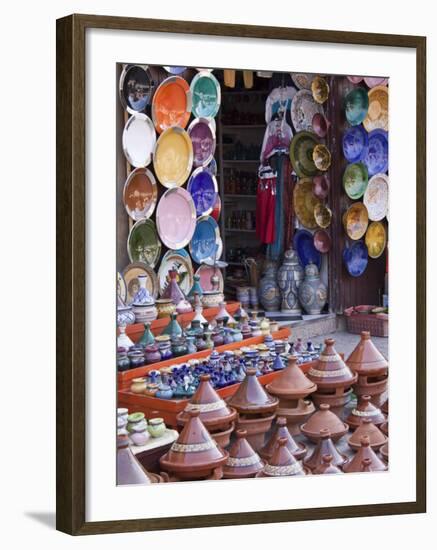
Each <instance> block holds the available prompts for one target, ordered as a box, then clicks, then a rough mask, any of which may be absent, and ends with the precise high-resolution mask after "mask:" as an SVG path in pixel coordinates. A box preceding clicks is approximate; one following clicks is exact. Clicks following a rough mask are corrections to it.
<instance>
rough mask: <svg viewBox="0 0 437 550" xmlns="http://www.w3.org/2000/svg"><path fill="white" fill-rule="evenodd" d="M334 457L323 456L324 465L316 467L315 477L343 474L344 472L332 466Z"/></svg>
mask: <svg viewBox="0 0 437 550" xmlns="http://www.w3.org/2000/svg"><path fill="white" fill-rule="evenodd" d="M332 460H333V457H332V456H331V455H323V456H322V463H321V464H319V465H318V466H316V468H314V470H313V474H314V475H320V474H342V473H343V472H342V471H341V470H340V468H338V467H337V466H335V465H334V464H332Z"/></svg>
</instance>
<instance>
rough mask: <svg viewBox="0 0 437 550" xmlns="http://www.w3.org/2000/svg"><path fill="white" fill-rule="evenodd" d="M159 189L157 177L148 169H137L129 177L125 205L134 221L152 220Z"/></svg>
mask: <svg viewBox="0 0 437 550" xmlns="http://www.w3.org/2000/svg"><path fill="white" fill-rule="evenodd" d="M157 196H158V189H157V185H156V180H155V176H154V175H153V174H152V172H151V171H150V170H148V169H147V168H135V170H133V171H132V172H131V173H130V174H129V176H128V177H127V180H126V183H125V184H124V189H123V203H124V207H125V208H126V212H127V213H128V215H129V216H130V217H131V218H132V219H133V220H134V221H138V220H142V219H144V218H150V216H151V215H152V214H153V211H154V210H155V206H156V200H157Z"/></svg>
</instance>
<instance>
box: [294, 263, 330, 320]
mask: <svg viewBox="0 0 437 550" xmlns="http://www.w3.org/2000/svg"><path fill="white" fill-rule="evenodd" d="M298 295H299V301H300V303H301V305H302V307H303V309H304V310H305V312H306V313H307V314H308V315H319V314H320V312H321V311H322V309H323V307H324V306H325V304H326V302H327V298H328V291H327V288H326V285H325V284H323V283H322V281H321V279H320V275H319V268H318V267H317V266H316V264H313V263H312V262H310V263H309V264H307V265H306V266H305V278H304V280H303V281H302V282H301V283H300V285H299V290H298Z"/></svg>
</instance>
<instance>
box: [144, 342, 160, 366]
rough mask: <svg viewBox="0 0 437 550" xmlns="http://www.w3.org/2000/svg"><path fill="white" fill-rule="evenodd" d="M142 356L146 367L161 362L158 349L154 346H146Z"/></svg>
mask: <svg viewBox="0 0 437 550" xmlns="http://www.w3.org/2000/svg"><path fill="white" fill-rule="evenodd" d="M144 356H145V358H146V363H147V364H148V365H150V364H152V363H158V362H159V361H161V354H160V353H159V349H158V346H157V345H156V344H152V345H150V346H147V347H146V348H145V350H144Z"/></svg>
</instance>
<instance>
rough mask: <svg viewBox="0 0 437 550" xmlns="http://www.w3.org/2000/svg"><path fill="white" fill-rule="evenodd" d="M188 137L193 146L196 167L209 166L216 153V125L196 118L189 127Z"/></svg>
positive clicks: (204, 119)
mask: <svg viewBox="0 0 437 550" xmlns="http://www.w3.org/2000/svg"><path fill="white" fill-rule="evenodd" d="M188 135H189V136H190V139H191V142H192V144H193V154H194V158H193V164H194V166H207V165H208V164H209V163H210V162H211V161H212V159H213V157H214V152H215V145H216V139H215V129H214V125H213V124H212V123H211V121H209V120H207V119H206V118H195V119H194V120H193V122H192V123H191V124H190V126H189V127H188Z"/></svg>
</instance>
